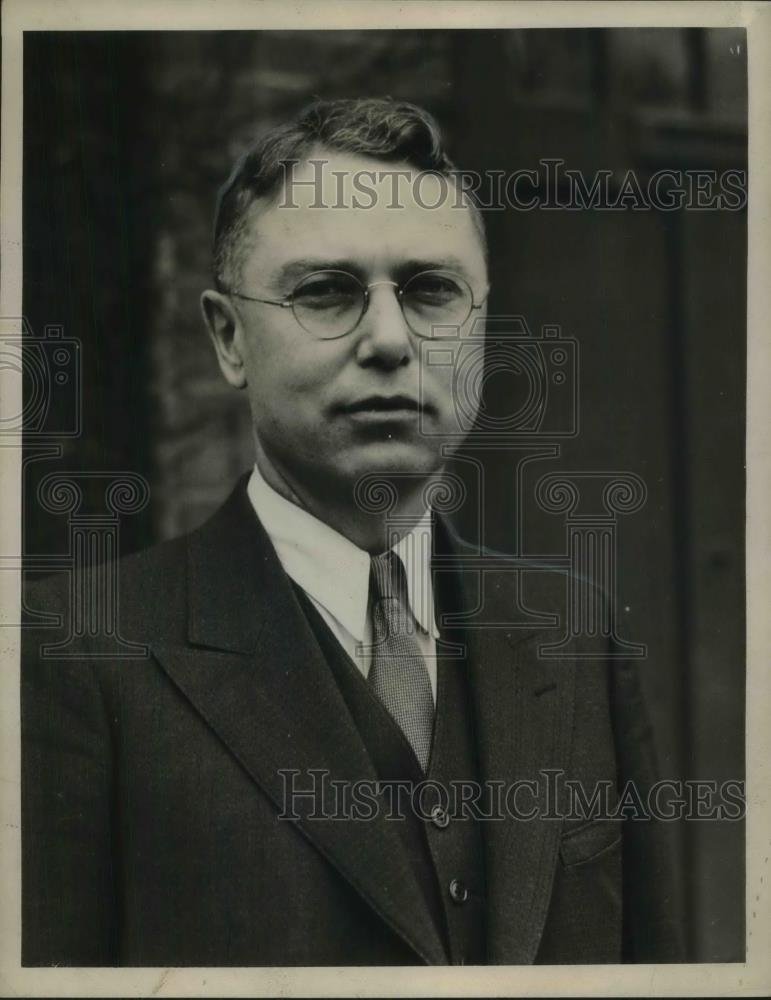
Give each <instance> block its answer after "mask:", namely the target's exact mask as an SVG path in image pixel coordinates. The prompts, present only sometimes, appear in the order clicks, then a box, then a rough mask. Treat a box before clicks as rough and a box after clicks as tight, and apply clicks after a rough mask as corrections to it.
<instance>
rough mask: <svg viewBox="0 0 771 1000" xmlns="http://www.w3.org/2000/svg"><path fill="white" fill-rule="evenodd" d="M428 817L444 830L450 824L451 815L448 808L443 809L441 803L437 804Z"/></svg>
mask: <svg viewBox="0 0 771 1000" xmlns="http://www.w3.org/2000/svg"><path fill="white" fill-rule="evenodd" d="M428 817H429V819H430V820H431V822H432V823H433V824H434V826H435V827H438V829H440V830H444V828H445V827H446V826H449V825H450V817H449V815H448V813H447V810H446V809H442V807H441V806H440V805H435V806H434V807H433V808H432V809H431V812H430V813H429V814H428Z"/></svg>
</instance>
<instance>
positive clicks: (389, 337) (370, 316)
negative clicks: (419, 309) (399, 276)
mask: <svg viewBox="0 0 771 1000" xmlns="http://www.w3.org/2000/svg"><path fill="white" fill-rule="evenodd" d="M359 327H360V328H359V330H358V331H357V332H358V337H359V341H358V346H357V356H358V359H359V363H360V364H380V365H383V366H384V367H388V368H398V367H399V366H400V365H405V364H407V363H408V362H409V361H410V360H411V359H412V358H413V357H414V356H415V345H414V342H413V337H412V333H411V331H410V328H409V326H408V325H407V322H406V320H405V318H404V313H403V312H402V307H401V304H400V302H399V298H398V291H397V285H396V283H395V282H393V281H377V282H374V283H373V284H371V285H370V286H369V300H368V305H367V309H366V312H365V313H364V315H363V316H362V318H361V321H360V324H359Z"/></svg>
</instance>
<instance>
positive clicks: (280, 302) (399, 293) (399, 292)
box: [224, 268, 490, 340]
mask: <svg viewBox="0 0 771 1000" xmlns="http://www.w3.org/2000/svg"><path fill="white" fill-rule="evenodd" d="M317 274H344V275H345V276H346V277H347V278H353V280H354V281H355V282H356V283H357V284H358V285H359V287H360V288H361V290H362V292H363V293H364V299H363V303H364V304H363V306H362V310H361V313H360V314H359V318H358V319H357V320H356V322H355V323H354V325H353V326H352V327H351V329H350V330H346V331H345V333H338V334H336V335H335V336H334V337H315V334H313V333H312V332H311V331H310V330H308V328H307V327H305V326H303V324H302V323H301V322H300V320H299V319H297V313H296V312H295V311H294V295H295V293H296V291H297V289H298V288H299V287H300V285H302V283H303V282H304V281H308V279H309V278H313V277H314V276H315V275H317ZM424 274H444V275H447V276H448V277H451V278H455V279H457V280H460V281H462V282H463V284H464V285H465V286H466V288H468V290H469V292H470V293H471V305H470V306H469V311H468V315H467V316H466V318H465V319H464V320H463V322H462V323H458V324H457V325H458V326H463V325H464V324H465V323H467V322H468V319H469V316H471V314H472V312H474V310H475V309H481V308H482V306H483V305H484V304H485V303H486V302H487V299H488V298H489V295H490V286H489V285H487V286H486V288H485V294H484V298H483V299H482V300H481V301H480V302H474V289H473V288H472V287H471V285H470V284H469V282H468V281H467V280H466V279H465V278H464V277H463V275H461V274H457V273H456V272H455V271H447V270H444V269H442V268H428V269H427V270H425V271H417V272H416V273H415V274H411V275H410V277H409V278H407V280H406V281H405V282H404V283H403V284H400V283H399V282H398V281H388V280H385V279H384V280H382V281H373V282H371V283H370V284H369V285H365V284H363V283H362V282H361V280H360V279H359V278H357V277H356V275H355V274H352V273H351V272H350V271H342V270H340V269H339V268H320V269H319V270H318V271H309V272H308V274H305V275H303V277H302V278H300V280H299V281H298V282H297V284H296V285H295V286H294V288H293V289H292V291H291V292H289V294H288V295H285V296H284V298H283V299H263V298H258V297H257V296H256V295H244V294H243V293H242V292H236V291H233V290H231V289H228V288H226V289H224V291H225V294H226V295H230V296H232V297H233V298H236V299H244V300H245V301H246V302H261V303H263V304H264V305H268V306H280V307H281V308H282V309H291V310H292V315H293V316H294V318H295V321H296V322H297V325H298V326H299V327H300V328H301V329H303V330H305V332H306V333H307V334H308V335H309V336H311V337H315V339H316V340H341V339H342V338H343V337H348V336H349V335H350V334H352V333H353V332H354V330H355V329H356V328H357V327H358V325H359V323H361V321H362V320H363V319H364V316H365V315H366V313H367V309H368V308H369V299H370V295H369V290H370V288H376V287H377V286H378V285H392V286H393V287H394V288H395V289H396V300H397V302H398V303H399V309H400V310H401V313H402V316H403V317H404V322H405V323H406V324H407V326H408V327H409V328H410V330H411V331H412V332H413V333H414V334H415V336H416V337H420V338H421V340H431V339H432V338H431V336H430V335H426V334H424V333H419V332H418V331H417V330H415V329H414V327H413V326H412V325H411V324H410V321H409V320H408V319H407V316H406V315H405V312H404V304H403V295H404V288H405V286H406V285H408V284H409V283H410V282H411V281H414V280H415V278H419V277H421V276H422V275H424Z"/></svg>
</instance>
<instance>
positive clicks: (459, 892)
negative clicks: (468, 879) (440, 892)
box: [450, 878, 468, 903]
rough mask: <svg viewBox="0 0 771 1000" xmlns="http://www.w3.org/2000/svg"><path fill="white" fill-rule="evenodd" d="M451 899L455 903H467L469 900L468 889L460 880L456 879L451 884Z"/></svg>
mask: <svg viewBox="0 0 771 1000" xmlns="http://www.w3.org/2000/svg"><path fill="white" fill-rule="evenodd" d="M450 899H451V900H452V901H453V903H465V902H466V900H467V899H468V889H467V888H466V886H465V885H464V884H463V883H462V882H461V880H460V879H457V878H454V879H453V880H452V882H450Z"/></svg>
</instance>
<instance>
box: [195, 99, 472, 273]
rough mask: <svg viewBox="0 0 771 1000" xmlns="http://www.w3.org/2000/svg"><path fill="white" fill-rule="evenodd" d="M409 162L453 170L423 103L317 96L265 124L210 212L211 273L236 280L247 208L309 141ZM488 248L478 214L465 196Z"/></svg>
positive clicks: (304, 152)
mask: <svg viewBox="0 0 771 1000" xmlns="http://www.w3.org/2000/svg"><path fill="white" fill-rule="evenodd" d="M319 146H322V147H324V148H325V149H328V150H332V151H336V152H342V153H353V154H358V155H360V156H371V157H373V158H376V159H378V160H384V161H386V162H392V163H407V164H408V165H409V166H410V167H413V168H414V169H416V170H421V171H423V170H425V171H432V172H435V173H439V174H442V175H443V176H445V177H451V176H452V174H453V172H455V171H456V167H455V166H454V164H453V163H452V161H451V160H450V158H449V156H448V155H447V153H446V152H445V150H444V147H443V145H442V136H441V132H440V130H439V126H438V125H437V123H436V121H435V120H434V118H433V117H432V116H431V115H430V114H429V113H428V112H427V111H424V110H423V109H422V108H419V107H417V106H416V105H414V104H408V103H407V102H405V101H394V100H392V99H391V98H388V97H385V98H358V99H344V100H336V101H326V100H317V101H314V102H313V103H312V104H310V105H308V106H307V107H306V108H304V109H303V110H302V111H301V112H300V113H299V115H298V116H297V117H296V118H295V119H293V120H292V121H290V122H288V123H286V124H283V125H279V126H276V127H275V128H272V129H270V130H269V131H268V132H266V133H265V134H264V135H262V136H261V137H260V138H259V139H257V140H256V141H255V142H254V143H253V144H252V145H251V146H250V147H249V148H248V149H247V150H246V152H245V153H244V154H243V155H242V156H241V157H240V158H239V159H238V161H237V162H236V164H235V166H234V168H233V170H232V172H231V174H230V177H229V178H228V179H227V181H226V182H225V184H224V185H223V186H222V188H221V189H220V191H219V194H218V197H217V207H216V211H215V217H214V248H213V258H214V280H215V283H216V285H217V287H218V288H219V289H220V290H225V289H226V288H232V287H234V285H235V283H237V281H238V280H239V277H240V270H241V265H242V263H243V261H242V259H241V258H242V256H243V251H244V243H245V240H244V238H243V237H244V235H245V232H246V230H247V229H248V224H249V217H250V208H251V206H252V205H253V204H254V202H255V201H257V200H258V199H260V198H268V197H270V196H272V195H273V194H275V193H276V192H277V191H278V189H279V187H280V185H281V183H282V181H283V180H284V179H285V176H286V164H288V163H291V162H300V161H302V160H303V159H305V158H307V157H308V156H309V155H310V153H311V152H312V150H313V149H314V147H316V148H317V147H319ZM467 197H468V203H469V206H470V207H471V209H472V211H473V214H474V222H475V225H476V227H477V229H478V231H479V235H480V239H481V241H482V245H483V248H485V251H486V243H485V235H484V225H483V223H482V218H481V213H480V211H479V208H478V206H477V205H476V203H475V202H474V200H473V196H470V195H467Z"/></svg>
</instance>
